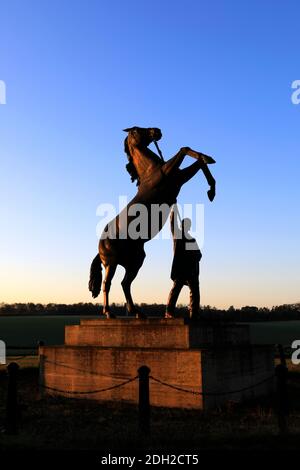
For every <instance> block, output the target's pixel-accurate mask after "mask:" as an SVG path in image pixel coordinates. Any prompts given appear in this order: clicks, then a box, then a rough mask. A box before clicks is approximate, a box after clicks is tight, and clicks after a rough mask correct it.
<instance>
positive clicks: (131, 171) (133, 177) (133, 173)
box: [124, 137, 140, 186]
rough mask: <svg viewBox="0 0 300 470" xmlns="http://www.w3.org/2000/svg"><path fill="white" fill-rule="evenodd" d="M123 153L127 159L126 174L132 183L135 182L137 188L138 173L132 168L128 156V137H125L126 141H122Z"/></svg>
mask: <svg viewBox="0 0 300 470" xmlns="http://www.w3.org/2000/svg"><path fill="white" fill-rule="evenodd" d="M124 152H125V153H126V154H127V158H128V163H127V165H126V170H127V171H128V173H129V174H130V176H131V181H132V182H134V181H135V180H136V185H137V186H139V184H140V178H139V175H138V172H137V171H136V168H135V166H134V163H133V159H132V156H131V155H130V152H129V147H128V137H126V139H125V140H124Z"/></svg>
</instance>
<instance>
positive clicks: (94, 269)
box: [89, 253, 102, 298]
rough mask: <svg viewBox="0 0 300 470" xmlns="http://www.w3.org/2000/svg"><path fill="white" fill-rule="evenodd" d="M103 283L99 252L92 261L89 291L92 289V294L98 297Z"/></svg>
mask: <svg viewBox="0 0 300 470" xmlns="http://www.w3.org/2000/svg"><path fill="white" fill-rule="evenodd" d="M101 283H102V267H101V259H100V256H99V253H98V255H97V256H95V258H94V259H93V261H92V264H91V269H90V280H89V291H91V293H92V296H93V297H94V298H95V297H98V295H99V294H100V290H101Z"/></svg>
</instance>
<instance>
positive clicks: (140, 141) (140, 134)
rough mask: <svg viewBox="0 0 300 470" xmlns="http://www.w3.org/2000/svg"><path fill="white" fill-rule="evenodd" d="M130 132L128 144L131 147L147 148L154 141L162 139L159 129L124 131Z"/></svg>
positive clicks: (141, 128) (134, 128) (131, 128)
mask: <svg viewBox="0 0 300 470" xmlns="http://www.w3.org/2000/svg"><path fill="white" fill-rule="evenodd" d="M124 132H128V137H127V142H128V145H129V146H137V145H138V146H145V147H148V145H149V144H151V142H153V141H154V140H155V141H157V140H160V139H161V138H162V133H161V130H160V129H158V127H137V126H134V127H129V128H128V129H124Z"/></svg>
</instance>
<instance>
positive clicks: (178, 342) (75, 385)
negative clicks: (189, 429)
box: [40, 319, 274, 409]
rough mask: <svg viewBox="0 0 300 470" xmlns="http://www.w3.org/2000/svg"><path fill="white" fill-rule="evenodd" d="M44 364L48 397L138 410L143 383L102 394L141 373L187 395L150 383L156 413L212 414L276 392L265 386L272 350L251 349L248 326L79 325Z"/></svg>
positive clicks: (44, 356)
mask: <svg viewBox="0 0 300 470" xmlns="http://www.w3.org/2000/svg"><path fill="white" fill-rule="evenodd" d="M40 361H41V377H40V380H41V384H42V385H43V386H45V387H48V388H44V389H45V390H46V391H47V393H51V394H57V395H65V396H74V397H82V398H89V399H94V400H100V401H123V402H129V403H137V401H138V381H132V382H130V383H128V384H126V385H124V386H122V387H120V388H114V389H112V390H107V391H98V390H102V389H106V388H110V387H113V386H115V385H118V384H121V383H122V382H124V381H126V380H128V379H131V378H133V377H135V376H136V375H137V370H138V368H139V367H141V366H142V365H147V366H148V367H149V368H150V369H151V372H150V375H151V376H152V377H154V378H156V379H158V380H159V381H161V382H164V383H167V384H169V385H171V386H173V387H177V388H181V389H184V391H182V390H178V389H176V388H170V387H166V386H165V385H163V384H162V383H159V382H156V381H154V380H151V381H150V401H151V404H152V405H153V406H165V407H180V408H195V409H208V408H211V407H214V406H217V405H222V404H224V403H225V402H226V401H228V400H233V401H242V400H245V399H248V398H252V397H257V396H261V395H267V394H269V393H270V392H272V390H273V386H274V384H273V382H272V381H265V382H263V381H264V380H265V379H267V378H268V377H270V376H271V375H272V373H273V370H274V357H273V347H270V346H253V345H252V346H250V343H249V329H248V327H247V326H246V325H228V326H225V327H224V326H212V325H204V324H192V323H185V321H184V320H183V319H175V320H163V319H162V320H159V319H150V320H149V319H148V320H136V319H130V320H129V319H124V320H123V319H122V320H119V319H116V320H112V319H111V320H106V319H103V320H82V321H81V324H80V325H76V326H67V327H66V330H65V345H63V346H50V347H46V346H43V347H41V348H40ZM260 382H263V383H261V385H259V386H257V387H255V388H251V389H248V390H244V391H238V392H236V393H234V394H231V393H230V392H231V391H235V390H241V389H245V388H247V387H250V386H252V385H255V384H257V383H260ZM69 392H80V393H74V394H72V393H69ZM90 392H94V393H90ZM199 392H204V394H207V393H208V395H204V396H202V395H201V394H199ZM224 392H228V393H226V394H223V393H224Z"/></svg>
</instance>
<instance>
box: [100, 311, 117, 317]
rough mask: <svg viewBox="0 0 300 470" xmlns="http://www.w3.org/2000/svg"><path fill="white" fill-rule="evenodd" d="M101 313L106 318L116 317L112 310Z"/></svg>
mask: <svg viewBox="0 0 300 470" xmlns="http://www.w3.org/2000/svg"><path fill="white" fill-rule="evenodd" d="M103 315H105V316H106V318H116V315H115V314H114V313H112V312H103Z"/></svg>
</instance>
